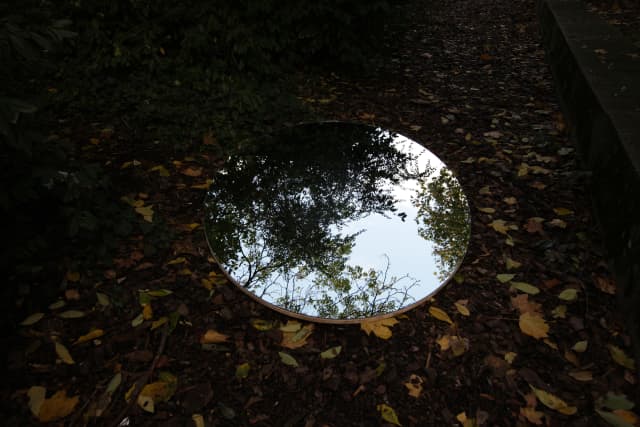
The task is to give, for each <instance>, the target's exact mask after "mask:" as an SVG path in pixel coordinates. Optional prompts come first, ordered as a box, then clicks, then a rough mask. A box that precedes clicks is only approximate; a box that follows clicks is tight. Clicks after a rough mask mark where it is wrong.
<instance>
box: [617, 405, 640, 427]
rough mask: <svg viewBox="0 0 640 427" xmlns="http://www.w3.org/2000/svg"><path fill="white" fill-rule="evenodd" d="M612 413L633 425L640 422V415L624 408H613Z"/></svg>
mask: <svg viewBox="0 0 640 427" xmlns="http://www.w3.org/2000/svg"><path fill="white" fill-rule="evenodd" d="M612 413H613V414H615V415H616V416H618V418H622V419H623V420H625V421H626V422H628V423H629V424H631V425H633V426H637V425H639V424H640V417H638V416H637V415H636V414H635V413H634V412H631V411H628V410H626V409H614V410H613V411H612Z"/></svg>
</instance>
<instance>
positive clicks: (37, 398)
mask: <svg viewBox="0 0 640 427" xmlns="http://www.w3.org/2000/svg"><path fill="white" fill-rule="evenodd" d="M46 395H47V389H46V388H44V387H42V386H38V385H34V386H33V387H31V388H30V389H29V391H28V392H27V396H28V397H29V409H31V413H32V414H33V416H35V417H37V416H38V414H39V413H40V408H41V407H42V404H43V403H44V398H45V396H46Z"/></svg>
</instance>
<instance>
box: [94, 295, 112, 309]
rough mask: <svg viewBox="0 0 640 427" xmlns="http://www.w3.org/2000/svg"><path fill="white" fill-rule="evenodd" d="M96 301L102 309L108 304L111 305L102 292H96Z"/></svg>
mask: <svg viewBox="0 0 640 427" xmlns="http://www.w3.org/2000/svg"><path fill="white" fill-rule="evenodd" d="M96 299H97V300H98V304H100V305H101V306H103V307H107V306H109V304H111V301H110V300H109V297H108V296H107V295H106V294H103V293H102V292H96Z"/></svg>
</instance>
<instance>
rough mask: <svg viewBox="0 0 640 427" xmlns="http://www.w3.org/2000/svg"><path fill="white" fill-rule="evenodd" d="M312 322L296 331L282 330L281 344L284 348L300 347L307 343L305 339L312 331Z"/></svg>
mask: <svg viewBox="0 0 640 427" xmlns="http://www.w3.org/2000/svg"><path fill="white" fill-rule="evenodd" d="M313 327H314V325H313V323H309V324H307V325H304V326H303V327H301V328H300V330H298V331H296V332H283V333H282V342H281V343H280V345H281V346H283V347H286V348H291V349H295V348H300V347H303V346H305V345H306V344H307V339H308V338H309V337H310V336H311V333H312V332H313Z"/></svg>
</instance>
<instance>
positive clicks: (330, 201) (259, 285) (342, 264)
mask: <svg viewBox="0 0 640 427" xmlns="http://www.w3.org/2000/svg"><path fill="white" fill-rule="evenodd" d="M205 205H206V210H205V211H206V219H205V225H206V234H207V240H208V242H209V246H210V248H211V251H212V253H213V255H214V257H215V258H216V260H217V261H218V262H219V264H220V266H221V267H222V269H223V271H224V272H225V273H226V274H227V275H228V276H229V278H230V279H231V281H232V282H233V283H235V284H236V285H237V286H239V287H240V289H242V290H243V291H245V292H246V293H248V294H249V295H250V296H252V297H254V298H256V299H257V300H259V301H260V302H262V303H265V304H267V305H268V306H270V307H271V308H274V309H276V310H278V311H281V312H284V313H285V314H288V315H290V316H294V317H299V318H304V319H307V320H313V321H319V322H332V323H355V322H358V321H361V320H362V319H365V318H371V317H376V316H381V317H386V316H389V315H391V314H398V313H400V312H403V311H406V310H408V309H410V308H412V307H414V306H416V305H418V304H420V303H421V302H423V301H424V300H426V299H427V298H428V297H429V296H431V295H433V294H434V293H435V292H436V291H437V290H438V289H440V288H441V287H442V286H444V285H445V284H446V283H447V282H448V281H449V280H450V279H451V277H452V276H453V275H454V273H455V272H456V270H457V268H458V266H459V265H460V263H461V262H462V259H463V258H464V255H465V253H466V250H467V244H468V242H469V230H470V217H469V208H468V204H467V200H466V197H465V195H464V193H463V191H462V187H461V186H460V184H459V183H458V181H457V179H456V178H455V177H454V175H453V174H452V172H451V171H450V170H449V169H448V168H447V167H446V165H445V164H444V163H443V162H442V161H440V160H439V159H438V158H437V157H436V156H435V155H434V154H433V153H431V152H430V151H429V150H427V149H426V148H425V147H423V146H421V145H420V144H418V143H416V142H414V141H412V140H410V139H408V138H406V137H404V136H402V135H398V134H396V133H394V132H391V131H387V130H384V129H380V128H375V127H371V126H366V125H361V124H352V123H340V122H325V123H313V124H304V125H299V126H294V127H291V128H288V129H286V130H284V131H282V132H281V133H278V134H276V135H274V136H272V137H269V138H266V139H265V140H264V141H261V143H260V144H259V145H257V146H255V147H251V148H247V149H245V150H244V151H242V152H239V153H237V154H234V155H232V156H230V157H229V158H228V159H227V160H226V162H225V164H224V165H223V166H222V168H221V169H220V170H219V171H218V173H217V174H216V175H215V177H214V182H213V184H212V186H211V188H210V190H209V193H208V195H207V199H206V202H205Z"/></svg>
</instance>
